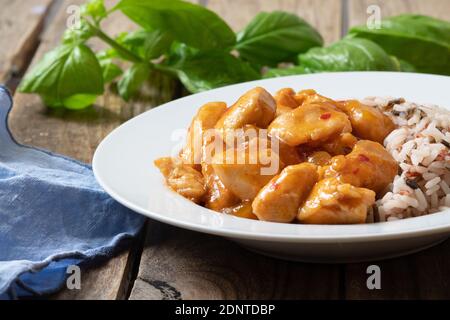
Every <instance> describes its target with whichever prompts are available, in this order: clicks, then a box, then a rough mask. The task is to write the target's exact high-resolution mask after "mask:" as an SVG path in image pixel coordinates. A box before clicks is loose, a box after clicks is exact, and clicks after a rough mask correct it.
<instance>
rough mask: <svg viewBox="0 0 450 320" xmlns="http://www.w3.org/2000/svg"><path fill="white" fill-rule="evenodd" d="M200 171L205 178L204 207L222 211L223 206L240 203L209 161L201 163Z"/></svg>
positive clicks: (227, 206)
mask: <svg viewBox="0 0 450 320" xmlns="http://www.w3.org/2000/svg"><path fill="white" fill-rule="evenodd" d="M202 173H203V176H204V178H205V182H206V187H207V193H206V195H205V207H206V208H208V209H211V210H214V211H222V210H223V209H225V208H229V207H232V206H235V205H237V204H239V203H240V199H239V198H238V197H237V196H235V195H234V194H233V193H232V192H231V191H230V190H228V189H227V188H226V187H225V185H224V184H223V182H222V181H221V180H220V178H219V176H217V174H216V173H215V172H214V169H213V167H212V165H211V164H209V163H202Z"/></svg>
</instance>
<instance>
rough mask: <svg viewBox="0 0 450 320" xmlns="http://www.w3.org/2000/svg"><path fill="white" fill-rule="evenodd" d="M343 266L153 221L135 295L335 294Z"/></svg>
mask: <svg viewBox="0 0 450 320" xmlns="http://www.w3.org/2000/svg"><path fill="white" fill-rule="evenodd" d="M338 275H339V268H338V267H336V266H331V265H311V264H302V263H293V262H287V261H281V260H276V259H272V258H268V257H264V256H262V255H258V254H254V253H252V252H250V251H247V250H246V249H243V248H241V247H240V246H238V245H236V244H234V243H233V242H231V241H228V240H225V239H223V238H220V237H214V236H210V235H205V234H198V233H195V232H191V231H187V230H182V229H178V228H174V227H170V226H167V225H162V224H160V223H157V222H154V223H152V224H151V225H150V227H149V229H148V236H147V242H146V244H145V249H144V251H143V254H142V258H141V265H140V270H139V275H138V279H137V281H136V283H135V286H134V288H133V291H132V293H131V296H130V299H185V300H190V299H335V298H337V297H338V295H339V292H338V291H339V285H338V283H337V282H338Z"/></svg>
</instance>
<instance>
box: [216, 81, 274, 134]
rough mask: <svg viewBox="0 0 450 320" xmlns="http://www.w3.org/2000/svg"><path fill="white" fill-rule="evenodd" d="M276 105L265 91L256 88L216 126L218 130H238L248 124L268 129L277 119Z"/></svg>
mask: <svg viewBox="0 0 450 320" xmlns="http://www.w3.org/2000/svg"><path fill="white" fill-rule="evenodd" d="M275 112H276V103H275V100H274V98H273V97H272V95H271V94H270V93H269V92H267V91H266V90H265V89H263V88H260V87H256V88H254V89H252V90H250V91H248V92H247V93H245V94H244V95H243V96H242V97H240V98H239V100H238V101H237V102H236V103H235V104H234V105H232V106H231V107H230V108H229V109H228V110H227V111H226V112H225V114H223V115H222V117H221V118H220V119H219V121H218V122H217V124H216V128H217V129H238V128H242V127H244V126H245V125H246V124H252V125H255V126H256V127H259V128H267V126H268V125H269V123H270V122H271V121H272V120H273V118H274V117H275Z"/></svg>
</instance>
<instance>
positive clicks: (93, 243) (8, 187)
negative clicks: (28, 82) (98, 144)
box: [0, 86, 144, 299]
mask: <svg viewBox="0 0 450 320" xmlns="http://www.w3.org/2000/svg"><path fill="white" fill-rule="evenodd" d="M11 107H12V99H11V96H10V95H9V93H8V91H7V90H6V89H5V88H4V87H1V86H0V299H11V298H15V297H23V296H35V295H44V294H49V293H52V292H55V291H57V290H58V289H60V288H62V287H63V286H64V285H65V284H66V278H67V276H69V275H70V274H67V268H68V266H69V265H74V264H76V265H80V264H86V265H90V264H94V263H98V262H99V261H103V260H104V259H106V258H109V257H111V256H112V255H114V254H116V253H117V251H118V250H120V248H121V247H123V246H126V245H127V244H129V241H127V240H129V239H130V238H131V237H133V236H135V235H136V234H137V233H138V232H139V230H140V229H141V227H142V225H143V222H144V218H143V217H142V216H140V215H138V214H136V213H134V212H132V211H130V210H128V209H127V208H125V207H123V206H122V205H120V204H119V203H117V202H116V201H114V200H113V199H112V198H110V197H109V196H108V195H107V194H106V193H105V192H104V191H103V190H102V189H101V187H100V186H99V185H98V184H97V182H96V181H95V178H94V175H93V173H92V170H91V167H90V166H88V165H86V164H83V163H80V162H77V161H75V160H72V159H69V158H66V157H63V156H60V155H55V154H52V153H50V152H48V151H44V150H38V149H36V148H31V147H26V146H22V145H19V144H18V143H17V142H15V141H14V139H13V138H12V136H11V134H10V131H9V129H8V126H7V117H8V113H9V111H10V109H11ZM32 125H33V119H30V126H32ZM74 143H76V141H74ZM82 281H83V277H82V275H81V286H83V283H82Z"/></svg>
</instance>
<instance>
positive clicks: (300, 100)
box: [294, 89, 339, 109]
mask: <svg viewBox="0 0 450 320" xmlns="http://www.w3.org/2000/svg"><path fill="white" fill-rule="evenodd" d="M294 99H295V100H296V101H297V105H298V106H303V105H307V104H317V103H319V104H320V103H324V102H325V103H329V104H330V105H332V106H333V107H335V108H336V109H339V108H338V104H339V103H338V102H336V101H334V100H333V99H330V98H327V97H325V96H322V95H320V94H318V93H317V92H316V91H315V90H313V89H307V90H302V91H300V92H298V93H297V94H296V95H295V96H294Z"/></svg>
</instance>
